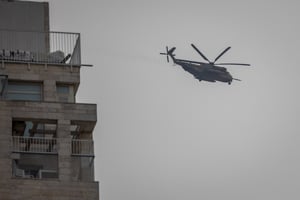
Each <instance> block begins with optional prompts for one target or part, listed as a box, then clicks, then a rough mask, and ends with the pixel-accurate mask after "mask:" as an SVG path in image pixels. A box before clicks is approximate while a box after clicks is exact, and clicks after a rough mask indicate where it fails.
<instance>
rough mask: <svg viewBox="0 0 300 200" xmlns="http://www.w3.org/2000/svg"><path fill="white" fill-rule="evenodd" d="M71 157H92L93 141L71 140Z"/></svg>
mask: <svg viewBox="0 0 300 200" xmlns="http://www.w3.org/2000/svg"><path fill="white" fill-rule="evenodd" d="M72 155H74V156H94V141H93V140H81V139H72Z"/></svg>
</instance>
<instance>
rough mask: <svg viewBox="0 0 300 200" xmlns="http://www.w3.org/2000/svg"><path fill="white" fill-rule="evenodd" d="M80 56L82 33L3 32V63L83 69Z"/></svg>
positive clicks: (0, 46) (0, 54)
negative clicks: (40, 64)
mask: <svg viewBox="0 0 300 200" xmlns="http://www.w3.org/2000/svg"><path fill="white" fill-rule="evenodd" d="M80 54H81V50H80V34H79V33H66V32H31V31H11V30H0V60H1V61H2V62H29V63H31V62H34V63H49V64H62V65H74V66H78V65H83V64H81V55H80ZM86 66H88V65H86Z"/></svg>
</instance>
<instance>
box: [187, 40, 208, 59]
mask: <svg viewBox="0 0 300 200" xmlns="http://www.w3.org/2000/svg"><path fill="white" fill-rule="evenodd" d="M191 46H192V47H193V48H194V49H195V50H196V51H197V52H198V53H199V54H200V56H202V58H203V59H204V60H206V61H208V62H210V61H209V60H208V59H207V58H206V57H205V55H203V54H202V53H201V51H199V49H197V47H196V46H195V45H194V44H191Z"/></svg>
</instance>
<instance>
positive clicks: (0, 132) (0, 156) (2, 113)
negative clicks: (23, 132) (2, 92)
mask: <svg viewBox="0 0 300 200" xmlns="http://www.w3.org/2000/svg"><path fill="white" fill-rule="evenodd" d="M11 138H12V116H11V111H10V109H9V108H7V105H6V104H5V103H4V102H0V174H1V179H2V180H5V179H11V176H12V160H11V158H10V155H11V151H12V145H11Z"/></svg>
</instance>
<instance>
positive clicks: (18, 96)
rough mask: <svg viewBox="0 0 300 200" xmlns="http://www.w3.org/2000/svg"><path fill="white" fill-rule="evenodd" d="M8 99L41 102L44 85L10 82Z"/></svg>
mask: <svg viewBox="0 0 300 200" xmlns="http://www.w3.org/2000/svg"><path fill="white" fill-rule="evenodd" d="M6 99H8V100H27V101H41V100H42V84H41V83H28V82H8V86H7V93H6Z"/></svg>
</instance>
